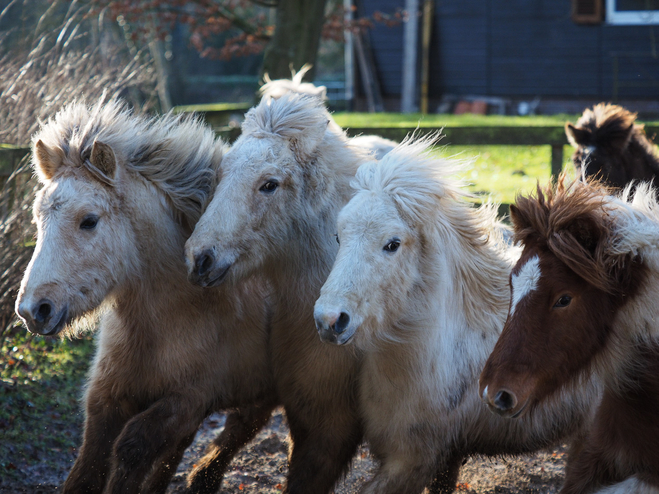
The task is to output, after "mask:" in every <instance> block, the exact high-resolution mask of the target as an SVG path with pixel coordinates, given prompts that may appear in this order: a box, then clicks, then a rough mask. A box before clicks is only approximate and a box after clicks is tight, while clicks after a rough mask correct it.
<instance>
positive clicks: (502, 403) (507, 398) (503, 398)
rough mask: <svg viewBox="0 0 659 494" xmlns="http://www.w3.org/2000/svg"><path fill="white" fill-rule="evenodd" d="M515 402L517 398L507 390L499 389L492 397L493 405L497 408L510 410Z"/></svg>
mask: <svg viewBox="0 0 659 494" xmlns="http://www.w3.org/2000/svg"><path fill="white" fill-rule="evenodd" d="M516 403H517V399H515V395H514V394H512V393H509V392H508V391H504V390H501V391H499V392H498V393H497V395H496V396H495V397H494V406H495V407H497V408H498V409H499V410H503V411H506V410H510V409H511V408H513V407H514V406H515V404H516Z"/></svg>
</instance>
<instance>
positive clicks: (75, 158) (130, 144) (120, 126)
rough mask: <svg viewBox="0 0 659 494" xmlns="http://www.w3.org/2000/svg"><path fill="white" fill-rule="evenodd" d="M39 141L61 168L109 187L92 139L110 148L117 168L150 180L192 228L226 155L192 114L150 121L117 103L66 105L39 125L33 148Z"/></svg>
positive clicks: (208, 130)
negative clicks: (94, 159)
mask: <svg viewBox="0 0 659 494" xmlns="http://www.w3.org/2000/svg"><path fill="white" fill-rule="evenodd" d="M38 141H42V142H43V143H44V144H45V145H46V146H47V147H48V148H50V149H56V150H59V151H60V152H61V155H62V156H63V158H64V159H63V162H62V163H61V164H60V165H59V166H69V167H71V166H74V167H83V168H85V169H86V170H87V171H89V172H90V173H91V174H92V175H93V176H94V177H95V178H97V179H98V180H101V181H102V182H104V183H107V184H109V185H112V184H113V180H112V179H111V178H109V177H107V176H105V175H104V174H103V173H102V172H101V171H100V170H97V169H96V168H95V167H94V166H93V165H92V164H91V163H90V161H89V155H90V152H91V149H92V146H93V144H94V142H95V141H100V142H103V143H105V144H107V145H109V146H110V147H111V148H112V150H113V151H114V153H115V155H116V157H117V161H118V165H119V166H123V167H124V168H125V169H126V170H128V171H131V172H134V173H137V174H139V175H141V176H142V177H144V178H145V179H147V180H148V181H150V182H152V183H153V184H154V185H155V186H156V187H157V188H158V189H159V190H161V191H162V192H163V193H164V194H165V196H166V197H167V198H168V199H169V200H170V201H171V204H172V206H173V209H174V210H175V211H176V212H177V213H178V214H179V215H181V216H183V217H184V218H185V220H186V221H187V223H188V224H190V225H192V224H194V223H195V222H196V221H197V220H198V218H199V217H200V216H201V213H202V210H203V208H204V206H205V205H206V203H207V202H208V199H209V196H210V195H211V194H212V192H213V190H214V189H215V185H216V183H217V174H218V168H219V165H220V161H221V159H222V154H223V152H224V144H223V143H222V141H221V140H219V139H216V137H215V134H214V133H213V131H212V130H211V129H210V128H209V127H207V126H206V125H204V124H203V123H202V122H201V121H200V119H199V118H197V117H196V116H184V115H175V114H173V113H167V114H165V115H162V116H157V117H152V118H149V117H146V116H143V115H135V114H133V112H132V111H131V110H130V109H129V108H128V107H127V106H126V104H125V103H123V102H121V101H118V100H111V101H108V102H104V101H103V100H101V101H99V102H98V103H96V104H95V105H87V104H86V103H85V102H84V101H81V102H74V103H72V104H70V105H67V106H65V107H64V108H63V109H62V110H60V111H59V112H58V113H57V114H56V115H55V116H54V117H51V118H50V119H49V120H48V121H47V122H44V123H42V126H41V129H40V130H39V132H37V133H36V134H35V135H34V136H33V138H32V142H33V145H36V143H37V142H38ZM34 166H35V167H36V163H34ZM42 180H43V178H42Z"/></svg>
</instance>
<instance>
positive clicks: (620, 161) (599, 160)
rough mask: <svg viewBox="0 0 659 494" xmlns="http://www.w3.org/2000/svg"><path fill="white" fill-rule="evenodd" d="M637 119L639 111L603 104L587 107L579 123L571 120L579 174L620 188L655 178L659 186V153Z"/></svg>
mask: <svg viewBox="0 0 659 494" xmlns="http://www.w3.org/2000/svg"><path fill="white" fill-rule="evenodd" d="M635 120H636V113H631V112H630V111H628V110H626V109H624V108H623V107H621V106H617V105H610V104H606V103H600V104H598V105H595V106H594V107H593V109H592V110H591V109H590V108H588V109H586V110H585V111H584V113H583V115H582V116H581V118H579V120H578V121H577V124H576V125H573V124H572V123H570V122H567V123H566V124H565V133H566V134H567V138H568V140H569V141H570V144H572V146H574V147H575V148H576V151H575V152H574V154H573V155H572V162H573V163H574V167H575V168H576V170H577V174H578V175H581V174H584V175H585V176H586V177H597V178H599V179H601V180H603V181H604V182H605V183H606V184H607V185H609V186H611V187H616V188H619V189H622V188H623V187H624V186H625V185H627V184H628V183H630V182H632V181H634V180H641V181H648V182H649V181H653V180H654V182H655V186H656V185H657V181H656V177H657V176H658V175H659V156H657V152H656V149H655V146H654V144H653V143H652V142H651V141H650V140H649V139H648V138H647V136H646V135H645V132H644V130H643V125H642V124H637V123H635Z"/></svg>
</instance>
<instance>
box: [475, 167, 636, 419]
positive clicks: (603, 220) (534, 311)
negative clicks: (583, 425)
mask: <svg viewBox="0 0 659 494" xmlns="http://www.w3.org/2000/svg"><path fill="white" fill-rule="evenodd" d="M606 201H607V196H606V194H605V190H603V189H602V188H600V187H595V186H592V185H589V184H587V183H583V182H576V183H574V184H573V185H572V186H570V187H565V186H564V185H563V179H562V178H561V180H560V182H559V184H558V186H557V188H556V189H546V190H544V191H543V190H540V188H538V192H537V197H536V198H533V197H524V198H518V200H517V206H511V218H512V221H513V224H514V227H515V236H516V240H518V241H521V242H522V243H523V244H524V251H523V253H522V256H521V258H520V260H519V261H518V263H517V265H516V266H515V268H514V269H513V271H512V273H511V277H510V280H511V290H512V297H511V305H510V311H509V315H508V319H507V321H506V324H505V326H504V329H503V332H502V334H501V337H500V338H499V341H498V342H497V344H496V345H495V347H494V350H493V352H492V354H491V355H490V357H489V359H488V360H487V363H486V365H485V368H484V369H483V372H482V374H481V378H480V393H481V396H482V398H483V401H484V402H485V403H486V404H487V405H488V406H489V407H490V409H491V410H493V411H494V412H496V413H498V414H500V415H503V416H507V417H516V416H518V415H520V414H521V413H522V412H523V411H524V410H525V409H526V408H527V407H528V406H529V405H531V406H533V405H534V404H537V403H538V402H539V401H541V400H543V399H544V398H546V397H548V396H549V395H551V394H552V393H554V392H556V391H557V390H558V389H559V388H560V387H561V386H563V385H565V384H567V383H569V382H571V381H572V380H573V379H574V378H576V377H577V376H579V375H580V374H581V372H582V371H584V370H585V369H587V368H588V367H589V365H590V364H591V362H592V361H593V358H594V357H595V356H596V355H597V354H599V353H600V352H601V351H602V350H603V349H604V348H605V346H606V345H607V342H608V340H609V335H610V333H611V328H612V323H613V319H614V316H615V314H616V311H617V310H618V309H619V308H620V307H621V306H622V304H623V303H624V301H625V300H627V299H628V297H629V296H630V295H632V294H633V292H634V289H635V287H636V286H637V285H638V283H639V282H640V281H639V280H640V271H639V263H638V262H636V261H635V258H634V256H633V255H632V254H630V253H626V254H617V253H613V252H612V251H611V249H610V246H611V243H612V241H613V240H614V232H613V224H612V220H611V216H610V215H609V214H608V212H607V208H606Z"/></svg>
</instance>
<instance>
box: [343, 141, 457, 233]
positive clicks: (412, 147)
mask: <svg viewBox="0 0 659 494" xmlns="http://www.w3.org/2000/svg"><path fill="white" fill-rule="evenodd" d="M440 139H441V136H440V135H439V134H438V133H436V134H431V135H429V136H426V137H423V138H415V137H414V136H413V135H412V136H409V137H408V138H406V139H405V140H404V141H403V142H401V143H400V144H399V145H398V146H396V147H395V148H394V149H393V150H391V151H390V152H389V153H387V154H386V155H385V156H384V157H383V158H382V160H380V161H379V162H369V163H365V164H363V165H362V166H360V167H359V170H358V171H357V174H356V176H355V178H354V180H353V181H352V183H351V185H352V187H353V188H354V189H355V190H356V191H357V192H358V193H359V192H375V193H382V194H386V195H387V196H389V197H390V198H391V199H392V200H393V201H394V203H395V205H396V207H397V209H398V210H399V212H400V213H401V215H402V216H403V217H404V218H405V219H406V220H408V221H409V222H410V223H412V224H418V223H423V222H424V221H426V220H427V218H428V216H429V215H432V214H433V211H435V210H436V209H437V207H438V204H439V202H440V201H441V200H442V199H443V198H451V199H456V198H460V197H463V198H465V197H469V194H468V193H467V192H466V191H465V189H464V188H463V185H464V184H463V182H461V181H460V180H458V179H455V178H453V176H454V175H455V174H456V173H458V172H460V171H462V170H463V169H464V162H462V161H459V160H456V159H447V158H444V157H439V156H433V155H432V148H433V146H435V145H436V144H437V142H438V141H439V140H440Z"/></svg>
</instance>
